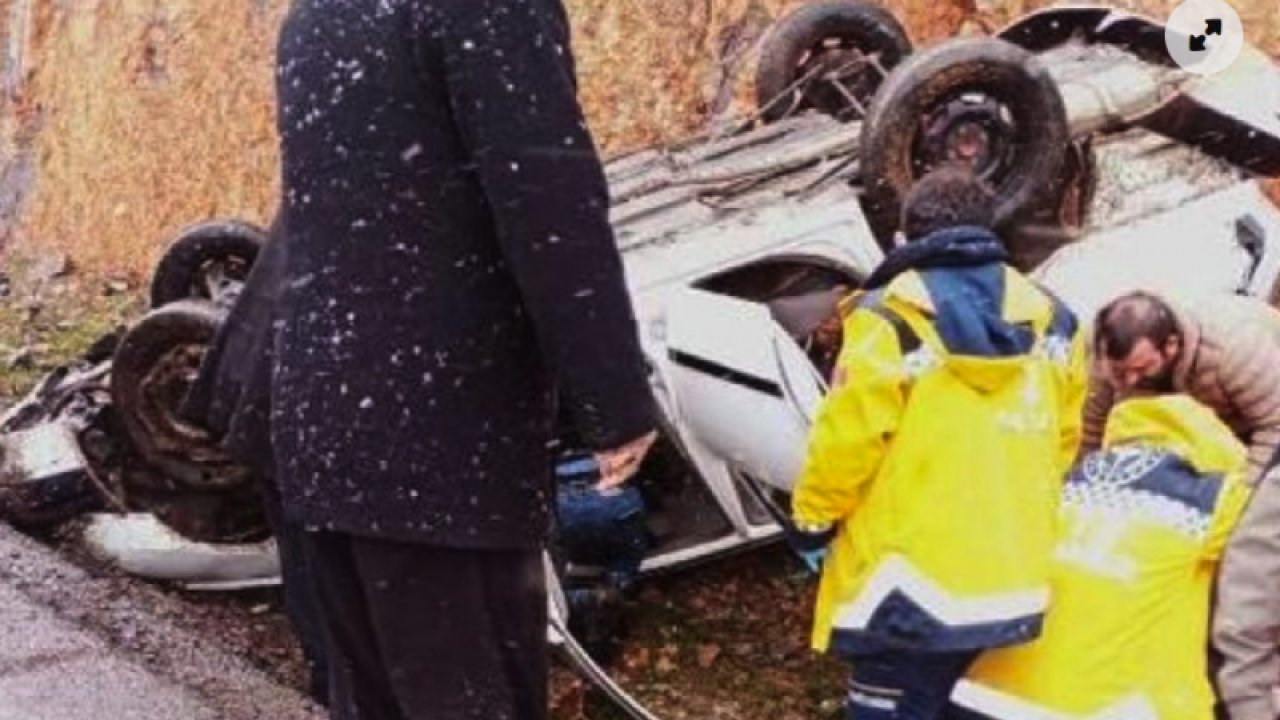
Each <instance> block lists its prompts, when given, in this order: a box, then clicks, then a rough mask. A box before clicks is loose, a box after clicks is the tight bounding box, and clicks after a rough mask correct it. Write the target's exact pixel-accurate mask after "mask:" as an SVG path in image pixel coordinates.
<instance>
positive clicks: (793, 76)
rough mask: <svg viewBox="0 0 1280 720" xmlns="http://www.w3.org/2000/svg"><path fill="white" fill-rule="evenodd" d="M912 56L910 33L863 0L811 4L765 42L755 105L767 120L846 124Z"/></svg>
mask: <svg viewBox="0 0 1280 720" xmlns="http://www.w3.org/2000/svg"><path fill="white" fill-rule="evenodd" d="M910 53H911V40H910V39H909V38H908V37H907V33H906V30H904V29H903V28H902V25H901V24H899V23H898V20H897V18H895V17H894V16H893V13H891V12H889V11H888V10H886V9H884V8H882V7H879V6H878V5H874V4H871V3H867V2H859V1H858V0H829V1H828V2H819V3H814V4H811V5H806V6H804V7H801V8H800V9H798V10H796V11H795V12H793V13H791V14H790V15H788V16H786V17H784V18H783V19H782V20H781V21H779V22H778V24H777V25H775V26H774V27H773V28H772V29H771V30H770V31H769V35H768V36H767V37H766V38H765V42H764V46H763V48H762V49H761V54H760V61H759V64H758V65H757V66H756V103H757V107H759V108H760V110H761V116H762V117H763V118H764V120H765V121H766V122H775V121H777V120H780V119H782V118H784V117H786V116H788V115H790V114H791V113H793V112H796V111H799V110H805V109H816V110H819V111H821V112H824V113H827V114H829V115H833V116H835V117H838V118H841V119H845V118H847V117H849V116H851V115H854V114H857V115H861V114H862V110H864V109H865V107H866V106H867V104H869V102H870V100H871V97H872V96H873V95H874V94H875V92H876V88H878V87H879V86H880V83H881V81H882V80H883V79H884V74H885V73H887V72H888V71H889V70H890V69H891V68H892V67H894V66H895V65H897V64H898V63H900V62H901V61H902V59H903V58H904V57H906V56H907V55H908V54H910ZM805 78H809V80H807V81H805V82H803V83H801V84H800V85H799V86H798V87H797V86H796V84H797V83H798V82H800V81H801V80H803V79H805ZM851 98H852V101H851ZM859 105H861V108H859Z"/></svg>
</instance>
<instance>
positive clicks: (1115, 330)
mask: <svg viewBox="0 0 1280 720" xmlns="http://www.w3.org/2000/svg"><path fill="white" fill-rule="evenodd" d="M1094 327H1095V328H1097V331H1096V333H1095V335H1094V348H1093V349H1094V351H1095V352H1096V353H1097V354H1098V355H1099V356H1101V355H1103V354H1104V353H1105V355H1106V357H1107V358H1108V359H1110V360H1123V359H1125V358H1127V357H1129V354H1130V353H1132V352H1133V348H1134V346H1135V345H1137V344H1138V342H1139V341H1141V340H1144V339H1145V340H1150V341H1151V343H1152V344H1153V345H1155V346H1156V347H1157V348H1159V349H1161V350H1163V348H1164V344H1165V343H1166V342H1168V340H1169V338H1171V337H1174V336H1177V335H1179V334H1180V331H1179V329H1178V321H1177V318H1176V317H1174V314H1173V309H1172V308H1170V307H1169V305H1168V303H1166V302H1165V301H1163V300H1161V299H1160V298H1158V297H1156V296H1155V295H1152V294H1151V293H1148V292H1142V291H1137V292H1131V293H1129V294H1127V295H1122V296H1120V297H1118V298H1116V299H1115V300H1112V301H1111V302H1110V303H1107V305H1106V306H1105V307H1103V308H1102V309H1101V310H1099V311H1098V317H1097V319H1096V320H1095V322H1094Z"/></svg>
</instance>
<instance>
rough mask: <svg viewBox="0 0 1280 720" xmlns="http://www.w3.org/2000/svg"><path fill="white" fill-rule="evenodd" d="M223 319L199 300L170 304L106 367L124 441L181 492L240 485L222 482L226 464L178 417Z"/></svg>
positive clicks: (215, 447)
mask: <svg viewBox="0 0 1280 720" xmlns="http://www.w3.org/2000/svg"><path fill="white" fill-rule="evenodd" d="M223 317H224V314H223V312H222V311H221V310H220V309H219V308H218V307H217V306H216V305H215V304H213V303H212V302H209V301H207V300H179V301H177V302H174V303H170V304H168V305H165V306H164V307H161V308H158V309H156V310H152V311H151V312H149V313H148V314H147V315H146V316H144V317H143V318H142V320H140V321H139V322H138V323H137V324H136V325H134V326H133V327H132V328H131V329H130V330H129V331H128V332H127V333H126V334H125V336H124V338H123V339H122V340H121V342H120V346H119V347H118V348H117V349H116V352H115V356H114V358H113V360H112V366H111V403H112V407H113V409H114V411H115V413H116V416H117V417H118V419H119V422H120V424H121V425H122V426H123V429H124V431H125V434H126V435H127V437H128V439H129V440H130V442H131V444H132V445H133V447H134V448H135V449H136V450H137V452H138V454H139V455H141V456H142V459H143V460H145V461H146V462H147V463H148V464H150V465H152V466H154V467H156V468H157V469H159V470H162V471H163V472H164V474H165V475H166V476H167V477H168V478H170V479H171V480H174V481H177V482H179V483H181V484H182V485H184V486H187V487H197V488H201V489H214V488H217V487H218V486H220V485H224V484H228V483H231V482H235V483H238V482H240V478H239V477H235V479H234V481H233V480H230V479H227V477H228V475H227V473H225V472H224V470H225V468H227V467H229V466H231V465H232V463H231V459H230V457H229V456H228V455H227V454H226V451H225V450H224V449H222V447H221V446H220V445H219V443H218V442H217V438H214V437H212V436H211V434H210V433H209V432H207V431H206V430H205V429H204V428H201V427H198V426H195V425H193V424H191V423H189V422H186V421H184V420H183V419H181V418H180V416H179V408H180V407H181V405H182V402H183V400H184V399H185V398H186V395H187V392H188V391H189V390H190V388H191V385H192V383H193V382H194V381H195V378H196V375H197V374H198V373H199V371H200V364H201V362H202V361H203V360H204V356H205V352H206V351H207V350H208V347H209V345H210V343H211V342H212V341H213V338H214V335H215V333H217V331H218V327H219V326H220V325H221V323H222V320H223ZM236 475H237V474H236V473H231V474H230V476H236Z"/></svg>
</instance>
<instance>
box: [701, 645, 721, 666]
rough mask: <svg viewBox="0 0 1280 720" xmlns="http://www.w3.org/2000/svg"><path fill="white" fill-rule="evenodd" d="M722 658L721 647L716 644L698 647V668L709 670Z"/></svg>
mask: <svg viewBox="0 0 1280 720" xmlns="http://www.w3.org/2000/svg"><path fill="white" fill-rule="evenodd" d="M718 657H720V646H719V645H716V644H715V643H710V644H707V645H700V646H698V667H701V668H709V667H711V665H712V664H713V663H715V661H716V658H718Z"/></svg>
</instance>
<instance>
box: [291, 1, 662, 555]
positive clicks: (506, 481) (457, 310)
mask: <svg viewBox="0 0 1280 720" xmlns="http://www.w3.org/2000/svg"><path fill="white" fill-rule="evenodd" d="M570 57H571V56H570V49H569V36H568V25H567V20H566V17H565V13H564V9H563V7H562V6H561V5H560V3H559V1H558V0H385V1H383V2H358V3H357V2H350V1H349V0H295V2H294V3H293V6H292V7H291V9H290V12H289V14H288V17H287V18H286V20H285V23H284V27H283V30H282V32H281V36H280V44H279V48H278V69H277V88H278V94H279V118H278V122H279V130H280V134H281V142H282V160H283V168H284V177H283V189H284V193H285V202H284V211H283V212H284V215H285V222H286V225H287V227H288V232H287V242H288V253H287V255H288V262H287V270H286V276H287V278H286V279H287V287H286V290H285V292H284V296H283V298H282V304H281V320H282V327H281V330H280V333H279V335H278V336H277V345H276V350H277V360H278V367H277V372H276V377H275V380H276V382H275V385H274V386H273V392H274V400H273V427H274V440H275V442H276V451H277V459H278V461H279V472H280V482H281V488H282V490H283V492H284V496H285V503H286V508H287V510H288V511H289V512H291V513H293V514H295V515H296V517H297V519H299V520H301V521H303V522H305V523H307V524H308V525H311V526H316V527H322V528H326V529H330V530H336V531H340V532H347V533H352V534H358V535H367V536H373V537H384V538H389V539H397V540H405V541H411V542H427V543H434V544H442V545H449V546H456V547H531V546H534V545H536V544H538V543H540V542H541V541H542V540H543V538H544V537H545V534H546V530H547V521H548V516H549V511H550V508H551V507H552V502H551V501H552V494H551V484H550V469H551V468H550V465H551V458H550V447H549V446H550V444H551V443H552V441H553V439H554V436H555V413H556V407H555V403H554V402H553V398H554V397H556V396H557V395H559V396H560V397H562V398H563V400H564V401H565V403H566V404H567V410H568V416H569V417H571V418H572V419H573V422H574V426H575V429H576V430H577V431H578V434H579V436H580V437H581V438H582V440H583V441H584V442H585V443H586V444H587V445H588V446H590V447H592V448H606V447H611V446H615V445H618V444H620V443H623V442H625V441H628V440H631V439H634V438H636V437H638V436H640V435H642V434H644V433H645V432H647V431H648V430H649V429H651V428H652V427H653V424H654V412H653V411H654V404H653V397H652V395H651V392H650V389H649V387H648V383H647V372H646V368H645V363H644V359H643V357H642V354H641V351H640V347H639V339H638V333H637V327H636V322H635V318H634V315H633V311H632V308H631V305H630V300H629V297H628V295H627V292H626V289H625V286H624V279H623V272H622V264H621V261H620V258H619V255H618V251H617V248H616V245H615V243H614V237H613V233H612V230H611V228H610V226H609V224H608V189H607V187H606V185H605V180H604V175H603V170H602V167H601V164H600V160H599V157H598V155H597V152H596V148H595V146H594V144H593V140H592V137H591V136H590V134H589V133H588V130H587V127H586V124H585V121H584V119H583V115H582V111H581V109H580V107H579V105H578V102H577V98H576V94H575V92H576V87H575V81H574V77H573V66H572V64H571V60H570Z"/></svg>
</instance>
